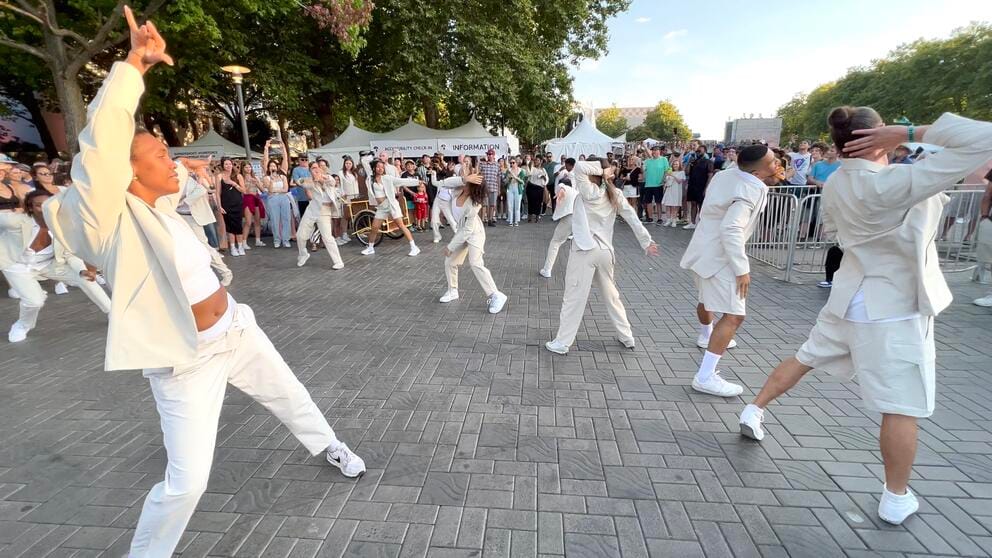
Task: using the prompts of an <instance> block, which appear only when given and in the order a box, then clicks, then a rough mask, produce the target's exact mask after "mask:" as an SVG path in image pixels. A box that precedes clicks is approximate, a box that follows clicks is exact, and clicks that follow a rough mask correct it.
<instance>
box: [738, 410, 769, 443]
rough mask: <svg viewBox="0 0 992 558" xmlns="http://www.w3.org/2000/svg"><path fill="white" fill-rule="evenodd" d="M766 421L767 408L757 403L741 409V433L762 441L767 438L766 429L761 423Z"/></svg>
mask: <svg viewBox="0 0 992 558" xmlns="http://www.w3.org/2000/svg"><path fill="white" fill-rule="evenodd" d="M763 422H765V410H764V409H762V408H761V407H759V406H757V405H748V406H747V407H744V410H743V411H741V418H740V424H741V435H742V436H747V437H748V438H751V439H752V440H757V441H759V442H760V441H761V440H763V439H764V438H765V429H764V427H762V426H761V423H763Z"/></svg>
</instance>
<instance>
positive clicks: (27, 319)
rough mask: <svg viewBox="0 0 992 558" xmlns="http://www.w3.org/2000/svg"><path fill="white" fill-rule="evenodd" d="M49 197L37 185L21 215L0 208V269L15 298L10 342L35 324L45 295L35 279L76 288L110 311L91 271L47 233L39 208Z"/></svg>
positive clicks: (19, 339) (26, 201)
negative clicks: (17, 309)
mask: <svg viewBox="0 0 992 558" xmlns="http://www.w3.org/2000/svg"><path fill="white" fill-rule="evenodd" d="M50 197H52V195H51V194H50V193H49V192H48V191H46V190H42V189H38V190H35V191H33V192H29V193H28V195H27V196H26V197H25V198H24V207H25V209H26V211H25V212H24V213H21V212H19V211H0V271H2V272H3V276H4V278H6V279H7V283H8V284H9V285H10V288H11V289H12V290H13V291H14V292H15V293H16V294H17V295H18V296H17V298H18V299H19V300H20V304H19V306H20V313H19V316H18V318H17V321H16V322H14V324H13V325H11V326H10V332H9V333H8V334H7V340H8V341H10V342H11V343H19V342H21V341H24V340H25V339H26V338H27V335H28V332H29V331H31V330H32V329H33V328H34V326H35V324H36V323H37V321H38V314H39V313H41V308H42V307H43V306H44V305H45V299H46V298H47V297H48V295H47V293H45V290H44V289H43V288H42V287H41V283H40V281H43V280H45V279H51V280H52V281H63V282H65V283H67V284H69V285H71V286H73V287H79V288H80V289H81V290H82V291H83V293H85V294H86V296H87V297H89V299H90V300H92V301H93V303H94V304H96V305H97V307H98V308H99V309H100V310H101V311H102V312H103V313H104V314H106V313H108V312H110V299H109V298H108V297H107V293H106V292H105V291H104V290H103V288H101V287H100V285H98V284H97V283H96V272H95V271H92V270H88V269H87V268H86V264H84V263H83V261H82V260H80V259H79V258H77V257H76V256H74V255H72V254H71V253H69V252H68V251H67V250H66V249H65V246H64V245H63V244H62V243H61V242H59V241H58V239H56V238H53V237H52V234H51V233H50V232H49V230H48V225H47V224H46V222H45V217H44V215H43V214H42V209H41V208H42V204H44V203H45V201H47V200H48V199H49V198H50Z"/></svg>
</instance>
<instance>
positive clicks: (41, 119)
mask: <svg viewBox="0 0 992 558" xmlns="http://www.w3.org/2000/svg"><path fill="white" fill-rule="evenodd" d="M17 100H18V102H20V103H21V104H22V105H24V108H26V109H28V114H30V115H31V123H32V124H34V127H35V128H37V129H38V135H39V136H40V137H41V144H42V145H43V146H44V147H45V154H46V155H48V158H49V159H57V158H58V157H59V150H58V148H57V147H55V140H54V139H53V138H52V131H51V130H49V129H48V123H47V122H45V116H44V115H43V114H42V111H41V103H39V102H38V98H37V97H35V96H34V95H33V94H31V93H30V92H28V94H27V95H25V96H24V97H23V98H20V99H17Z"/></svg>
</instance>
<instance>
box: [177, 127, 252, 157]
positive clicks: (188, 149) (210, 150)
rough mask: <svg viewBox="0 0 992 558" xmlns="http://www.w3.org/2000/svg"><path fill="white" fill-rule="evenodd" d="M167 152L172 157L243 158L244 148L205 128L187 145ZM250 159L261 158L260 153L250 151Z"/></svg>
mask: <svg viewBox="0 0 992 558" xmlns="http://www.w3.org/2000/svg"><path fill="white" fill-rule="evenodd" d="M169 154H170V155H171V156H172V157H189V158H190V159H206V158H207V157H210V156H213V158H214V159H220V158H221V157H230V158H232V159H244V158H245V148H244V147H243V146H241V145H238V144H236V143H234V142H231V141H227V140H226V139H224V138H223V137H221V135H220V134H218V133H217V131H216V130H214V129H212V128H211V129H210V130H207V133H205V134H203V135H202V136H200V138H199V139H198V140H196V141H194V142H192V143H190V144H189V145H185V146H183V147H170V148H169ZM251 156H252V159H261V158H262V155H261V154H260V153H255V152H254V151H252V152H251Z"/></svg>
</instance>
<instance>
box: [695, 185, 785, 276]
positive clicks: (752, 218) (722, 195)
mask: <svg viewBox="0 0 992 558" xmlns="http://www.w3.org/2000/svg"><path fill="white" fill-rule="evenodd" d="M767 201H768V188H767V187H766V186H765V184H764V183H763V182H762V181H761V180H758V178H757V177H755V176H754V175H753V174H750V173H746V172H744V171H741V170H740V169H731V170H726V171H721V172H718V173H716V174H715V175H714V176H713V180H711V181H710V184H709V186H707V187H706V198H705V199H704V200H703V207H702V209H700V211H699V222H698V223H697V224H696V230H694V231H693V232H692V240H690V241H689V246H688V247H687V248H686V250H685V253H684V254H683V255H682V261H681V263H680V264H679V265H680V266H681V267H682V269H689V270H692V271H693V272H694V273H695V274H696V275H699V276H700V277H703V278H709V277H712V276H714V275H716V274H717V273H718V272H719V271H720V270H721V269H723V268H725V267H727V266H730V269H731V270H732V271H733V272H734V275H736V276H740V275H745V274H747V273H750V272H751V265H750V262H749V261H748V257H747V253H746V252H745V251H744V247H745V245H746V244H747V241H748V239H749V238H751V233H752V232H754V228H755V226H757V224H758V218H759V216H760V215H761V212H762V211H763V210H764V209H765V203H766V202H767Z"/></svg>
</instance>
